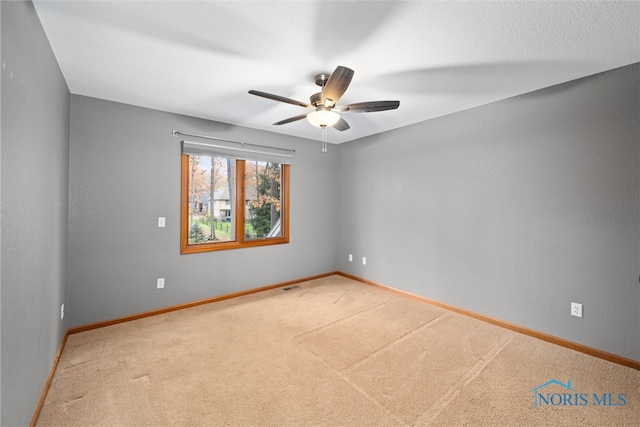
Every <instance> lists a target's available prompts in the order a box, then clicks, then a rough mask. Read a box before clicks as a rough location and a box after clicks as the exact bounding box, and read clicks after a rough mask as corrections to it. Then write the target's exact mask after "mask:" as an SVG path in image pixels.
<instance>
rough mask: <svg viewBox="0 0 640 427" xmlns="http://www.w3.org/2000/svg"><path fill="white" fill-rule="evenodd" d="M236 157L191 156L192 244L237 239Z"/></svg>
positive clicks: (190, 207) (190, 205) (190, 229)
mask: <svg viewBox="0 0 640 427" xmlns="http://www.w3.org/2000/svg"><path fill="white" fill-rule="evenodd" d="M234 177H235V160H233V159H227V158H224V157H210V156H202V155H190V156H189V245H197V244H202V243H211V242H216V241H221V242H224V241H233V240H235V238H236V237H235V232H234V224H233V222H234V200H235V183H234V182H233V180H234Z"/></svg>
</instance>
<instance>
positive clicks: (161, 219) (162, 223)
mask: <svg viewBox="0 0 640 427" xmlns="http://www.w3.org/2000/svg"><path fill="white" fill-rule="evenodd" d="M164 224H165V218H164V217H163V216H159V217H158V227H160V228H162V227H164Z"/></svg>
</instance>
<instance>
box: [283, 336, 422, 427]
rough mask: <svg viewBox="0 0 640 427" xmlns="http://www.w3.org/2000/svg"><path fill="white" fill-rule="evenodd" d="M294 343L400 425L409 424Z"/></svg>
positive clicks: (316, 355) (316, 356) (308, 351)
mask: <svg viewBox="0 0 640 427" xmlns="http://www.w3.org/2000/svg"><path fill="white" fill-rule="evenodd" d="M296 344H297V345H298V346H299V347H302V348H303V349H304V350H305V351H307V353H309V354H311V355H312V357H314V358H315V359H317V360H318V361H319V362H320V363H321V364H322V365H323V366H324V367H325V368H326V369H328V370H329V371H331V372H333V374H334V375H336V376H337V377H338V378H340V379H341V380H342V381H343V382H344V383H345V384H347V385H348V386H349V387H351V388H353V389H354V390H356V391H357V392H358V393H359V394H360V395H362V396H363V397H364V398H365V399H367V400H368V401H369V402H371V403H373V404H374V405H375V406H376V407H377V408H378V409H380V410H381V411H383V412H384V413H385V414H387V415H388V416H390V417H391V418H393V419H394V420H396V421H398V423H399V425H402V426H409V425H410V424H407V423H406V422H405V421H404V420H402V419H401V418H399V417H398V416H396V415H395V414H393V413H392V412H391V411H389V409H387V407H385V406H384V405H383V404H381V403H380V402H378V401H377V400H376V399H374V398H373V397H371V396H369V395H368V394H367V392H365V391H364V390H363V389H362V388H360V387H358V386H357V385H356V384H354V383H352V382H351V381H349V380H348V379H347V378H346V377H345V376H344V375H342V373H341V372H340V371H338V370H337V369H334V368H333V367H332V366H331V365H329V363H327V362H326V361H325V360H324V359H323V358H322V357H320V356H319V355H318V354H316V353H315V352H314V351H312V350H311V349H308V348H306V347H305V346H303V345H302V344H300V343H298V342H296Z"/></svg>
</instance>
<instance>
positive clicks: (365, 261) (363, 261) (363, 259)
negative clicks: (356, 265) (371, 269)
mask: <svg viewBox="0 0 640 427" xmlns="http://www.w3.org/2000/svg"><path fill="white" fill-rule="evenodd" d="M362 265H367V257H364V256H363V257H362Z"/></svg>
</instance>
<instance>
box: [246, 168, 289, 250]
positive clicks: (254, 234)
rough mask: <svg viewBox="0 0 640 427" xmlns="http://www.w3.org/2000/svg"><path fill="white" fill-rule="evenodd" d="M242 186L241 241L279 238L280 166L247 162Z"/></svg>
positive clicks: (280, 215) (280, 214)
mask: <svg viewBox="0 0 640 427" xmlns="http://www.w3.org/2000/svg"><path fill="white" fill-rule="evenodd" d="M244 183H245V187H244V195H245V215H244V218H245V224H244V229H245V240H255V239H268V238H273V237H282V236H283V231H282V228H283V227H282V223H281V220H282V213H281V212H282V204H281V185H282V165H280V164H279V163H271V162H261V161H254V160H247V161H246V163H245V177H244Z"/></svg>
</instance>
